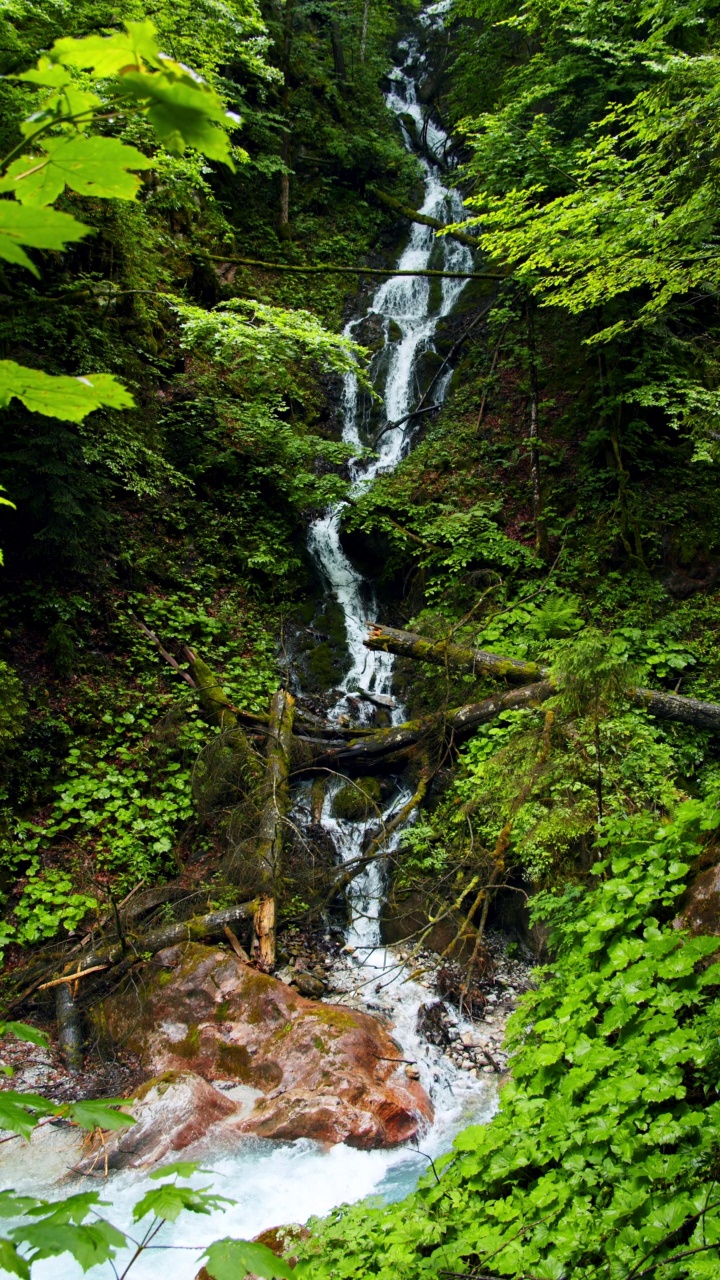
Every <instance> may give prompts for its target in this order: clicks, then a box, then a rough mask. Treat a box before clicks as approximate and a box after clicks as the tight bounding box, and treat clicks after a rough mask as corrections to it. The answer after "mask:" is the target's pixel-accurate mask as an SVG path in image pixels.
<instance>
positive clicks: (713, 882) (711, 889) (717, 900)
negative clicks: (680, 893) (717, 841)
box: [674, 864, 720, 936]
mask: <svg viewBox="0 0 720 1280" xmlns="http://www.w3.org/2000/svg"><path fill="white" fill-rule="evenodd" d="M674 924H675V927H676V928H678V929H689V930H690V932H691V933H701V934H709V935H713V934H717V935H718V936H720V864H718V865H717V866H716V867H710V868H709V870H707V871H703V872H701V874H700V875H699V876H698V877H697V879H696V880H694V881H693V883H692V884H691V885H690V888H689V889H688V890H687V893H686V894H685V897H684V898H683V902H682V908H681V911H680V914H679V915H678V916H677V918H676V919H675V921H674Z"/></svg>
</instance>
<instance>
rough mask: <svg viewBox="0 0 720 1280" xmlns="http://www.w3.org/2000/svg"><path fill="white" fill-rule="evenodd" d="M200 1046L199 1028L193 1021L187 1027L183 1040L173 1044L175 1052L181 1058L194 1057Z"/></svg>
mask: <svg viewBox="0 0 720 1280" xmlns="http://www.w3.org/2000/svg"><path fill="white" fill-rule="evenodd" d="M199 1048H200V1028H199V1027H198V1026H197V1025H196V1024H195V1023H193V1024H192V1025H191V1026H189V1027H188V1032H187V1035H186V1036H185V1038H184V1040H181V1041H180V1043H179V1044H176V1045H175V1046H174V1050H175V1053H177V1054H179V1056H180V1057H181V1058H194V1057H195V1056H196V1054H197V1052H198V1049H199Z"/></svg>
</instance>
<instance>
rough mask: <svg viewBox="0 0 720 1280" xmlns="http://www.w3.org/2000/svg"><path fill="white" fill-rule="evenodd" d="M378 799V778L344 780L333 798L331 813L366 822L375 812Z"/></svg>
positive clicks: (348, 819) (338, 816)
mask: <svg viewBox="0 0 720 1280" xmlns="http://www.w3.org/2000/svg"><path fill="white" fill-rule="evenodd" d="M380 799H381V789H380V781H379V779H378V778H363V779H362V780H361V781H357V782H346V783H345V785H344V786H342V787H341V788H340V790H339V791H338V792H337V794H336V796H335V797H334V799H333V806H332V808H333V814H334V816H335V817H336V818H345V819H346V820H347V821H349V822H367V820H368V818H371V817H372V816H373V814H375V813H377V810H378V807H379V805H380Z"/></svg>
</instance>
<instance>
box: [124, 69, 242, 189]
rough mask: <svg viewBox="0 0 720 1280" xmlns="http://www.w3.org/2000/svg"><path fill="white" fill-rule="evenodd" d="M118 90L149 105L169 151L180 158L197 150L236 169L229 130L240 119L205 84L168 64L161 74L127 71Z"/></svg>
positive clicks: (154, 126) (149, 115) (153, 124)
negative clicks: (188, 148)
mask: <svg viewBox="0 0 720 1280" xmlns="http://www.w3.org/2000/svg"><path fill="white" fill-rule="evenodd" d="M119 87H120V91H121V93H122V94H123V96H124V97H127V98H134V99H136V100H137V101H139V102H142V103H145V104H146V108H147V116H148V119H149V121H150V123H151V124H152V126H153V128H154V130H155V132H156V134H157V136H158V138H159V139H160V141H161V142H162V143H163V145H164V146H165V147H166V148H167V150H168V151H171V152H173V153H174V154H176V155H181V154H182V153H183V152H184V151H185V150H186V148H187V147H195V148H196V149H197V150H198V151H201V152H202V153H203V155H206V156H208V157H209V159H211V160H222V161H223V162H224V163H225V164H227V165H228V166H229V167H230V168H231V169H232V168H233V167H234V166H233V163H232V156H231V148H230V140H229V138H228V136H227V133H226V129H228V128H229V127H230V126H231V125H232V124H235V123H237V120H238V118H237V116H234V115H232V114H231V113H229V112H228V111H226V109H225V107H224V105H223V102H222V100H221V99H220V98H219V97H218V95H217V94H216V93H215V92H214V91H213V90H212V89H210V87H209V86H208V85H206V84H205V83H204V82H203V81H201V80H198V79H195V78H194V77H193V76H191V75H189V74H188V73H187V72H186V71H184V70H183V68H181V67H180V66H179V65H178V64H176V63H171V62H169V61H168V62H167V63H166V70H164V71H162V72H159V73H155V74H149V73H148V72H142V71H128V72H127V73H126V74H125V75H123V76H122V77H121V79H120V85H119Z"/></svg>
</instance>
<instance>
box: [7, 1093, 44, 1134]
mask: <svg viewBox="0 0 720 1280" xmlns="http://www.w3.org/2000/svg"><path fill="white" fill-rule="evenodd" d="M56 1110H57V1106H56V1104H55V1103H53V1102H48V1101H47V1099H46V1098H41V1097H40V1095H39V1094H36V1093H16V1092H15V1090H14V1089H5V1090H0V1129H9V1130H10V1132H11V1133H19V1134H21V1136H22V1137H23V1138H29V1137H30V1134H31V1133H32V1131H33V1129H34V1128H35V1126H36V1124H37V1122H38V1119H39V1117H40V1116H45V1115H52V1114H53V1112H54V1111H56Z"/></svg>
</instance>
